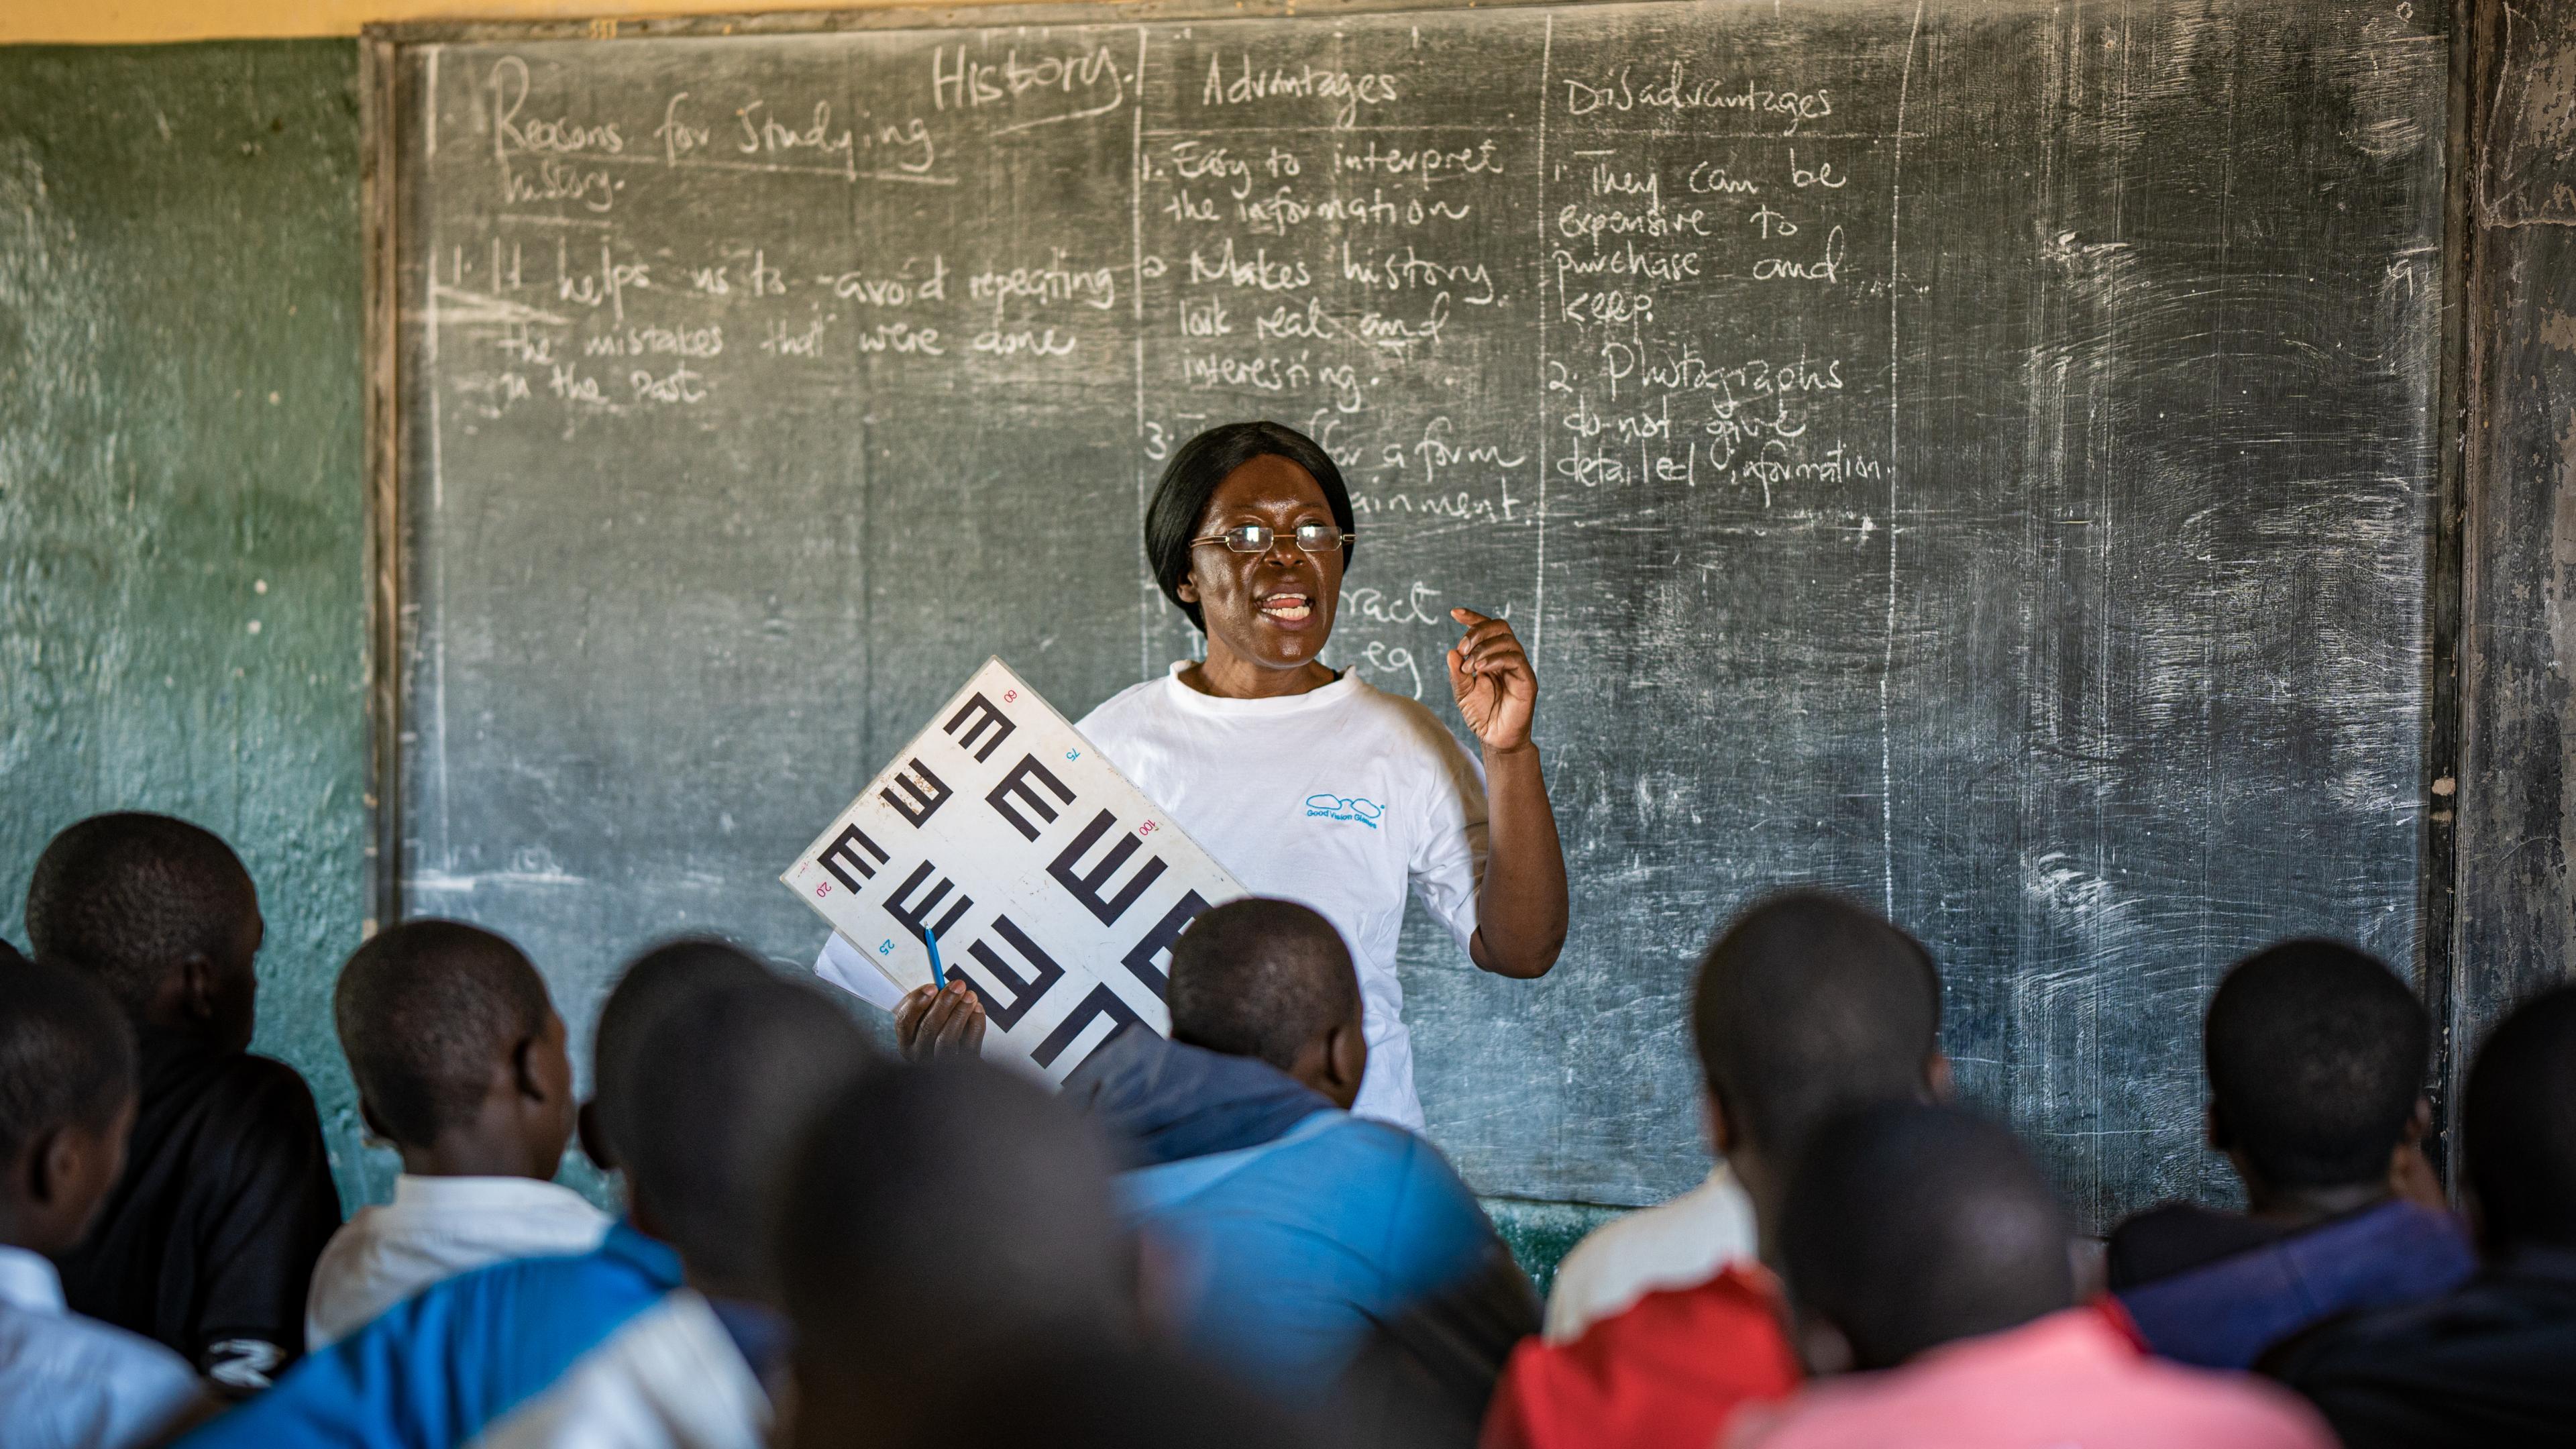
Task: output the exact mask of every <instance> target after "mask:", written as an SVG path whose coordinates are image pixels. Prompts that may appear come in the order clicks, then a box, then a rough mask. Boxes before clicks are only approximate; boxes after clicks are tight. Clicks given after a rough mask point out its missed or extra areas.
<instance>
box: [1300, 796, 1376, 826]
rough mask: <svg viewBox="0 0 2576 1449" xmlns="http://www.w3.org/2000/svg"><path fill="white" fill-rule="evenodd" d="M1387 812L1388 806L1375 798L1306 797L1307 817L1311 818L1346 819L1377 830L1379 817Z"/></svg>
mask: <svg viewBox="0 0 2576 1449" xmlns="http://www.w3.org/2000/svg"><path fill="white" fill-rule="evenodd" d="M1385 813H1386V807H1385V806H1383V805H1380V804H1379V803H1377V802H1376V801H1375V800H1354V799H1351V798H1349V797H1347V796H1343V795H1330V794H1326V795H1309V796H1307V797H1306V818H1307V819H1309V820H1346V821H1351V822H1353V823H1355V824H1360V825H1365V826H1367V827H1368V828H1369V829H1371V830H1375V829H1377V822H1378V817H1379V816H1381V815H1384V814H1385Z"/></svg>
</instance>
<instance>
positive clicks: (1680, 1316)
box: [1483, 892, 1950, 1449]
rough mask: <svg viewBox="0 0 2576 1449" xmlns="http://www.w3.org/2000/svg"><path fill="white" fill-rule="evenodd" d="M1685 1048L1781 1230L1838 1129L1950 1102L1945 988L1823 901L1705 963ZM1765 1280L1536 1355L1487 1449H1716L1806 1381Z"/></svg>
mask: <svg viewBox="0 0 2576 1449" xmlns="http://www.w3.org/2000/svg"><path fill="white" fill-rule="evenodd" d="M1691 1031H1692V1037H1693V1040H1694V1042H1695V1043H1696V1045H1697V1046H1698V1048H1699V1060H1700V1069H1701V1071H1702V1072H1703V1073H1705V1074H1706V1078H1707V1088H1708V1102H1709V1111H1710V1120H1711V1123H1712V1125H1713V1128H1714V1132H1713V1135H1714V1136H1715V1137H1716V1139H1717V1147H1718V1150H1719V1151H1720V1152H1721V1153H1722V1154H1724V1156H1725V1157H1726V1159H1727V1161H1728V1163H1729V1164H1730V1165H1731V1167H1732V1168H1733V1170H1734V1172H1735V1173H1736V1175H1737V1176H1738V1177H1739V1178H1740V1179H1741V1181H1742V1182H1743V1183H1744V1186H1745V1187H1746V1189H1747V1190H1748V1191H1749V1192H1750V1194H1751V1196H1752V1199H1753V1204H1754V1213H1755V1218H1756V1221H1757V1222H1758V1223H1760V1225H1761V1228H1762V1231H1763V1232H1764V1233H1765V1234H1766V1235H1776V1233H1777V1232H1778V1230H1779V1221H1780V1218H1779V1211H1780V1194H1781V1193H1782V1191H1783V1190H1784V1189H1785V1187H1786V1181H1785V1179H1786V1177H1787V1164H1788V1160H1789V1157H1790V1155H1791V1154H1792V1153H1794V1152H1795V1151H1796V1150H1797V1148H1798V1145H1799V1144H1800V1143H1801V1142H1802V1141H1803V1140H1804V1139H1805V1137H1806V1135H1807V1134H1808V1133H1809V1132H1810V1131H1811V1130H1813V1128H1814V1127H1815V1125H1816V1124H1817V1123H1818V1122H1820V1121H1821V1120H1823V1119H1824V1118H1825V1117H1827V1116H1829V1115H1831V1114H1833V1113H1834V1112H1837V1111H1840V1110H1844V1109H1847V1108H1849V1107H1851V1106H1855V1105H1861V1104H1866V1103H1871V1102H1882V1101H1904V1100H1928V1099H1933V1098H1937V1097H1940V1096H1943V1095H1946V1094H1947V1093H1948V1091H1949V1083H1950V1064H1949V1062H1948V1060H1947V1059H1945V1058H1944V1057H1943V1056H1942V1055H1941V977H1940V972H1939V970H1938V969H1937V968H1936V967H1935V966H1934V965H1933V964H1932V957H1931V955H1930V954H1929V953H1928V952H1926V951H1925V950H1924V949H1923V947H1922V945H1921V943H1919V942H1917V941H1916V940H1915V939H1914V938H1913V937H1912V936H1909V935H1907V934H1906V933H1905V932H1903V931H1901V930H1898V929H1897V928H1896V927H1895V926H1893V925H1890V924H1888V923H1887V922H1886V921H1884V920H1881V919H1880V918H1879V917H1878V916H1877V915H1875V914H1874V913H1872V912H1870V911H1867V910H1864V909H1862V908H1861V907H1859V906H1856V905H1853V904H1850V903H1849V902H1846V901H1843V900H1841V899H1839V898H1837V897H1834V896H1829V895H1822V894H1816V893H1812V892H1794V893H1790V894H1785V895H1778V896H1774V897H1772V898H1770V899H1768V900H1766V901H1763V902H1762V903H1760V904H1758V905H1756V906H1754V907H1753V908H1752V909H1751V910H1748V911H1746V912H1745V913H1744V914H1743V915H1741V916H1739V917H1737V918H1736V920H1735V922H1734V924H1733V925H1731V926H1729V927H1728V928H1727V930H1726V933H1725V934H1724V935H1722V936H1720V937H1718V939H1717V941H1716V942H1715V944H1713V945H1711V946H1710V947H1709V949H1708V955H1707V957H1706V958H1705V959H1704V960H1703V961H1702V962H1701V964H1700V969H1699V980H1698V983H1697V985H1696V986H1695V987H1694V989H1693V992H1692V998H1691ZM1781 1311H1782V1310H1781V1308H1780V1304H1779V1292H1778V1289H1777V1287H1776V1286H1775V1285H1774V1284H1773V1282H1772V1280H1771V1276H1770V1274H1768V1273H1767V1272H1765V1271H1763V1270H1762V1268H1761V1267H1759V1266H1758V1265H1756V1264H1752V1263H1744V1262H1736V1263H1731V1264H1728V1265H1727V1266H1726V1267H1724V1268H1722V1269H1721V1270H1719V1272H1718V1273H1717V1275H1716V1276H1715V1277H1712V1278H1709V1279H1707V1280H1705V1281H1703V1282H1701V1283H1698V1284H1694V1285H1691V1286H1688V1287H1682V1288H1673V1289H1666V1290H1662V1291H1657V1292H1650V1293H1648V1294H1646V1295H1645V1296H1644V1297H1642V1298H1640V1299H1639V1300H1638V1301H1637V1302H1636V1303H1635V1304H1634V1305H1633V1306H1631V1307H1629V1308H1627V1309H1626V1310H1624V1311H1622V1312H1619V1313H1615V1314H1612V1315H1610V1316H1609V1317H1607V1318H1603V1319H1601V1320H1599V1321H1598V1322H1596V1323H1594V1324H1593V1325H1592V1326H1591V1327H1590V1328H1589V1329H1587V1330H1586V1331H1585V1332H1584V1333H1583V1334H1582V1335H1580V1336H1579V1337H1577V1338H1576V1339H1575V1340H1574V1341H1573V1342H1571V1343H1567V1344H1563V1345H1556V1344H1543V1343H1536V1342H1533V1343H1525V1344H1522V1345H1521V1346H1520V1348H1519V1349H1517V1350H1515V1351H1514V1353H1513V1355H1512V1361H1511V1365H1510V1367H1509V1368H1508V1369H1506V1370H1505V1371H1504V1374H1503V1381H1502V1384H1501V1386H1500V1388H1499V1389H1498V1391H1497V1392H1496V1393H1495V1395H1494V1404H1493V1408H1492V1410H1491V1412H1490V1413H1489V1414H1488V1415H1487V1417H1486V1420H1485V1432H1484V1440H1483V1442H1484V1444H1485V1445H1486V1446H1487V1449H1522V1446H1528V1449H1578V1446H1579V1449H1596V1446H1597V1449H1667V1446H1669V1449H1706V1446H1707V1445H1708V1444H1709V1443H1710V1441H1711V1440H1712V1439H1714V1438H1715V1437H1716V1435H1717V1433H1718V1431H1719V1430H1720V1429H1721V1428H1723V1427H1724V1425H1725V1423H1726V1421H1727V1420H1728V1419H1729V1418H1730V1417H1731V1416H1732V1415H1733V1414H1734V1413H1735V1411H1736V1410H1737V1409H1738V1408H1740V1407H1741V1406H1743V1405H1744V1404H1746V1403H1750V1402H1754V1401H1758V1400H1763V1399H1773V1398H1778V1397H1779V1396H1781V1395H1782V1394H1785V1393H1788V1392H1789V1391H1790V1390H1791V1389H1792V1388H1794V1387H1795V1386H1796V1385H1797V1382H1798V1361H1797V1355H1796V1354H1795V1353H1794V1352H1793V1351H1792V1350H1791V1348H1790V1344H1789V1339H1788V1336H1787V1333H1786V1332H1785V1330H1784V1329H1783V1328H1782V1326H1781V1318H1780V1314H1781Z"/></svg>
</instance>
